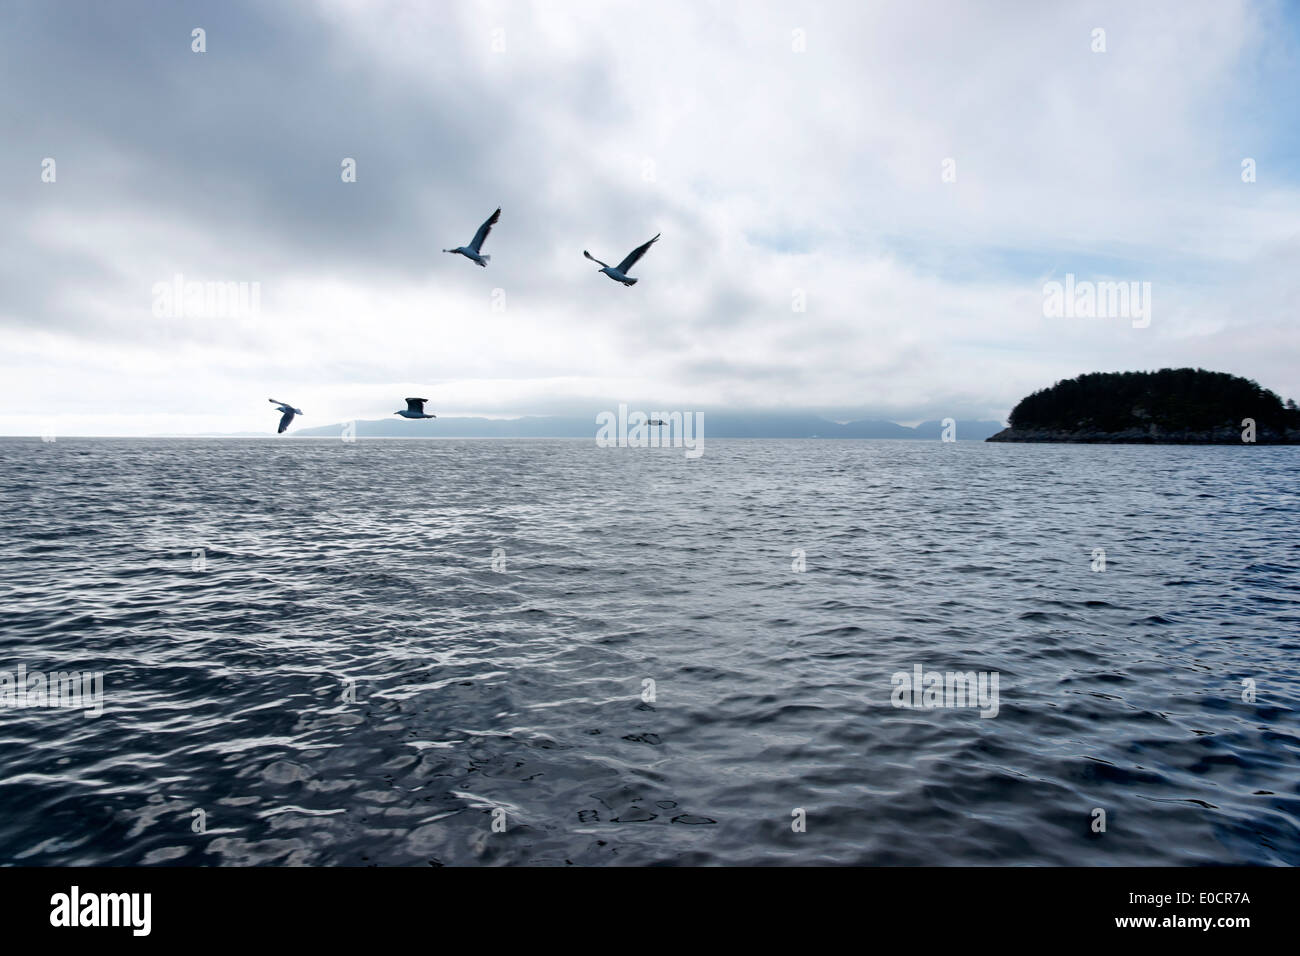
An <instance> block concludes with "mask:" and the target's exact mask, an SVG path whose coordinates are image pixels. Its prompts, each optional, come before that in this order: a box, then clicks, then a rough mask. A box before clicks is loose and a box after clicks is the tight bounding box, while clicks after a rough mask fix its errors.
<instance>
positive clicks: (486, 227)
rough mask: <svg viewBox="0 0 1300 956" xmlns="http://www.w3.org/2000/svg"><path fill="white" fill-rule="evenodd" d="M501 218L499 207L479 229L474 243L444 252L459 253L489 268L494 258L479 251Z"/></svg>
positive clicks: (475, 234)
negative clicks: (488, 265)
mask: <svg viewBox="0 0 1300 956" xmlns="http://www.w3.org/2000/svg"><path fill="white" fill-rule="evenodd" d="M500 218H501V209H500V207H498V208H497V211H496V212H494V213H493V214H492V215H491V216H489V217H488V221H487V222H485V223H483V225H481V226H479V227H478V232H476V233H474V241H473V242H471V243H470V244H469V245H468V246H458V247H456V248H455V249H444V250H442V251H443V252H459V253H460V254H461V255H462V256H464V257H465V258H466V259H473V260H474V261H475V262H477V263H478V264H479V265H481V266H483V267H484V268H487V264H488V263H489V262H490V261H491V260H492V257H491V256H485V255H482V254H480V253H479V250H480V249H482V248H483V240H484V239H486V238H487V237H488V233H489V232H491V231H492V226H493V225H494V224H495V223H496V221H497V220H498V219H500Z"/></svg>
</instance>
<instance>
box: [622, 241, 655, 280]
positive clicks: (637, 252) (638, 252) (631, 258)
mask: <svg viewBox="0 0 1300 956" xmlns="http://www.w3.org/2000/svg"><path fill="white" fill-rule="evenodd" d="M659 235H663V233H660V234H659ZM658 241H659V236H658V235H657V236H655V237H654V238H653V239H651V240H650V241H649V242H647V243H646V244H645V245H643V246H637V247H636V248H635V249H633V250H632V251H631V252H629V253H628V254H627V258H626V259H624V260H623V261H622V262H620V263H619V264H618V271H619V272H621V273H623V275H627V270H628V269H631V268H632V267H633V266H634V265H636V264H637V260H638V259H640V258H641V257H642V256H643V255H645V251H646V250H647V249H649V248H650V247H651V246H652V245H654V244H655V243H656V242H658Z"/></svg>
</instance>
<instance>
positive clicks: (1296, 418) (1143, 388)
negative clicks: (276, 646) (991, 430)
mask: <svg viewBox="0 0 1300 956" xmlns="http://www.w3.org/2000/svg"><path fill="white" fill-rule="evenodd" d="M1245 419H1252V420H1253V421H1254V429H1255V433H1254V438H1255V443H1257V444H1300V409H1297V408H1296V404H1295V402H1294V401H1288V402H1285V403H1284V402H1283V401H1282V399H1281V398H1279V397H1278V396H1277V395H1276V394H1275V393H1273V392H1270V391H1269V390H1268V389H1266V388H1263V387H1262V386H1260V385H1259V383H1258V382H1253V381H1251V380H1250V379H1246V378H1241V377H1240V376H1237V375H1229V374H1227V373H1226V372H1207V371H1206V370H1205V369H1199V368H1195V369H1194V368H1177V369H1175V368H1165V369H1161V370H1160V371H1158V372H1093V373H1091V374H1089V375H1080V376H1079V377H1078V378H1072V379H1067V380H1064V381H1060V382H1057V383H1056V384H1055V385H1053V386H1052V387H1051V388H1045V389H1042V390H1040V391H1037V392H1034V393H1033V394H1032V395H1028V396H1026V397H1025V398H1022V399H1021V400H1020V402H1019V404H1017V405H1016V407H1015V408H1014V409H1012V411H1011V415H1010V416H1009V418H1008V421H1009V427H1008V428H1006V429H1005V430H1003V431H1000V432H998V433H997V434H996V435H993V436H991V437H990V438H989V439H988V440H989V441H1028V442H1134V443H1142V444H1153V443H1156V444H1214V445H1240V444H1246V443H1247V442H1246V441H1245V440H1243V431H1244V430H1245V429H1246V428H1247V426H1246V425H1245V424H1244V420H1245Z"/></svg>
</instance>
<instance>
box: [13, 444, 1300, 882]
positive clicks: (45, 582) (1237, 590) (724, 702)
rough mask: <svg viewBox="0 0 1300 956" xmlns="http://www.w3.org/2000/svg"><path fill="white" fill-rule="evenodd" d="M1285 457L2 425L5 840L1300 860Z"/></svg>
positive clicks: (175, 846)
mask: <svg viewBox="0 0 1300 956" xmlns="http://www.w3.org/2000/svg"><path fill="white" fill-rule="evenodd" d="M1297 465H1300V452H1298V451H1297V450H1295V449H1290V448H1224V447H1207V448H1175V447H1132V446H1130V447H1105V446H1063V445H984V444H977V443H957V444H943V443H940V442H886V441H880V442H856V441H790V442H783V441H710V442H708V444H707V445H706V450H705V454H704V455H703V457H701V458H699V459H695V460H691V459H687V458H686V457H684V455H683V454H682V451H681V450H680V449H617V448H597V447H595V446H594V444H593V443H592V442H586V441H401V440H389V441H383V440H368V441H367V440H363V441H360V442H356V443H353V444H346V443H343V442H340V441H327V440H277V441H269V440H247V441H244V440H210V441H208V440H174V441H173V440H89V439H87V440H77V439H61V440H59V441H57V442H54V443H42V442H39V441H23V440H4V441H0V469H2V471H0V477H2V480H3V484H2V486H0V504H2V505H3V507H0V529H2V530H0V542H2V543H3V548H2V549H0V569H2V572H3V573H2V574H0V669H7V670H9V671H10V672H13V673H16V672H17V668H18V667H19V666H20V665H23V666H25V667H26V668H27V670H28V671H29V672H33V671H45V672H52V671H74V670H75V671H102V672H103V673H104V688H105V698H104V713H103V714H102V716H99V717H86V716H85V715H84V713H83V712H82V711H79V710H71V709H50V708H45V709H38V708H31V707H24V708H16V707H15V708H7V709H0V862H3V863H9V864H28V865H31V864H140V863H145V864H258V863H273V864H346V865H365V864H371V863H378V864H390V865H391V864H401V865H427V864H434V865H438V864H474V863H490V864H502V863H529V864H549V865H564V864H566V863H572V864H577V865H601V864H642V863H726V864H780V863H805V864H806V863H818V862H829V863H858V864H989V863H995V864H1143V863H1155V864H1161V863H1175V864H1198V863H1259V864H1296V863H1300V737H1298V733H1300V731H1298V728H1300V721H1298V720H1297V716H1298V714H1297V711H1300V679H1298V677H1297V670H1298V665H1297V662H1298V661H1300V585H1298V578H1297V573H1296V564H1297V558H1298V557H1300V538H1297V534H1296V532H1297V520H1296V519H1297V515H1298V514H1300V497H1298V493H1300V479H1298V478H1297ZM1097 548H1103V549H1105V570H1104V572H1099V571H1093V570H1092V567H1093V565H1094V549H1097ZM197 549H202V554H201V555H200V556H197V557H196V555H195V551H196V550H197ZM796 549H802V551H803V553H804V555H805V557H804V560H805V561H806V570H805V571H803V572H802V573H800V572H797V571H795V570H793V565H794V564H795V563H796V562H797V560H798V557H797V555H796V554H794V552H795V551H796ZM494 553H495V554H496V556H497V567H498V568H501V562H502V561H504V567H503V568H501V569H500V570H496V569H494V566H493V558H494ZM916 665H921V666H922V667H923V668H924V669H925V671H927V672H929V671H931V670H934V671H941V672H946V671H977V672H995V673H996V674H997V675H998V679H999V709H998V713H997V715H996V716H995V717H991V718H982V717H981V716H980V714H979V712H978V711H977V710H975V709H971V708H934V709H923V708H898V707H895V706H893V704H892V703H891V694H892V691H893V685H892V683H891V675H893V674H895V673H896V672H900V671H906V672H911V671H912V669H913V668H914V667H915V666H916ZM1248 680H1249V681H1253V682H1254V687H1255V695H1256V696H1255V699H1254V700H1253V702H1248V701H1247V700H1244V699H1243V693H1244V692H1245V691H1247V690H1248V689H1249V686H1248V685H1245V684H1243V681H1248ZM651 681H652V682H653V683H652V684H651V683H648V682H651ZM349 689H351V690H349ZM352 696H355V700H352V699H351V697H352ZM1246 696H1249V695H1246ZM1098 808H1100V809H1103V810H1104V811H1105V814H1106V829H1105V832H1103V833H1098V832H1094V831H1093V821H1094V819H1095V818H1096V816H1095V814H1094V810H1095V809H1098ZM797 810H802V811H804V813H805V814H806V832H795V829H794V828H793V827H792V823H794V822H796V821H797V818H798V814H797V813H796V811H797ZM199 811H201V813H200V812H199ZM495 811H504V817H502V816H501V814H500V813H499V812H495ZM494 819H498V820H503V822H504V825H505V828H506V829H505V832H493V820H494ZM196 829H203V830H204V832H195V830H196Z"/></svg>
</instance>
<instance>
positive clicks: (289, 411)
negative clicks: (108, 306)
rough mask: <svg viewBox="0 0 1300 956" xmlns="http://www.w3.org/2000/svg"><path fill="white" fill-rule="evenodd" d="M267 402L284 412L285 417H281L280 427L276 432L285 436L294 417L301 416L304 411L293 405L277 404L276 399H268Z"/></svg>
mask: <svg viewBox="0 0 1300 956" xmlns="http://www.w3.org/2000/svg"><path fill="white" fill-rule="evenodd" d="M267 401H268V402H270V403H271V404H272V405H275V406H276V407H278V408H279V409H280V411H282V412H284V415H282V416H281V417H280V427H279V428H277V429H276V430H275V433H276V434H277V435H283V434H284V430H285V429H286V428H288V427H289V423H290V422H292V421H293V416H295V415H301V414H302V409H301V408H294V407H293V406H292V405H286V404H285V403H284V402H277V401H276V400H275V399H274V398H268V399H267Z"/></svg>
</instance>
